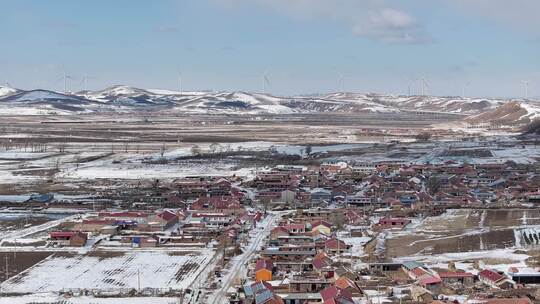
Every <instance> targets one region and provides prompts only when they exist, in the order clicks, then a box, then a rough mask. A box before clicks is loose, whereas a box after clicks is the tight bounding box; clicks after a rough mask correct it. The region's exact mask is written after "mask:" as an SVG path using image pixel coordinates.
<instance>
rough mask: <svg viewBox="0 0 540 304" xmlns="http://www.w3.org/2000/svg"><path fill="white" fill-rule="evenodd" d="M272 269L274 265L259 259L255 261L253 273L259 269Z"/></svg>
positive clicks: (269, 261)
mask: <svg viewBox="0 0 540 304" xmlns="http://www.w3.org/2000/svg"><path fill="white" fill-rule="evenodd" d="M273 267H274V263H272V261H271V260H266V259H259V260H257V264H255V271H259V270H261V269H266V270H268V271H272V268H273Z"/></svg>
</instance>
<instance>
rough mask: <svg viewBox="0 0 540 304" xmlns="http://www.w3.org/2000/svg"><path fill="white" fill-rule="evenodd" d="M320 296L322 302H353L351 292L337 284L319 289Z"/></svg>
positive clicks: (344, 303)
mask: <svg viewBox="0 0 540 304" xmlns="http://www.w3.org/2000/svg"><path fill="white" fill-rule="evenodd" d="M321 297H322V299H323V302H324V303H328V304H331V303H342V304H347V303H355V302H354V300H353V298H352V294H351V293H350V292H349V291H348V290H346V289H343V288H340V287H337V286H330V287H327V288H325V289H323V290H321Z"/></svg>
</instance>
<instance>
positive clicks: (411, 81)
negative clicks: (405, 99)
mask: <svg viewBox="0 0 540 304" xmlns="http://www.w3.org/2000/svg"><path fill="white" fill-rule="evenodd" d="M403 79H404V80H405V81H406V82H407V96H409V97H410V96H411V94H412V85H413V84H414V83H415V82H416V81H417V80H418V78H409V77H403Z"/></svg>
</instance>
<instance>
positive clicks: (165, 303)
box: [0, 293, 178, 304]
mask: <svg viewBox="0 0 540 304" xmlns="http://www.w3.org/2000/svg"><path fill="white" fill-rule="evenodd" d="M27 303H41V304H46V303H47V304H48V303H51V304H52V303H55V304H56V303H62V304H88V303H91V304H118V303H130V304H149V303H152V304H177V303H178V298H171V297H139V298H136V297H129V298H117V297H114V298H95V297H88V296H84V297H72V298H68V297H65V296H63V295H58V294H54V293H39V294H30V295H21V296H13V297H2V298H0V304H27Z"/></svg>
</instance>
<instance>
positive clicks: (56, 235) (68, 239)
mask: <svg viewBox="0 0 540 304" xmlns="http://www.w3.org/2000/svg"><path fill="white" fill-rule="evenodd" d="M49 239H50V240H51V241H52V242H53V243H55V244H58V245H61V246H73V247H82V246H84V245H86V241H87V240H88V234H86V233H84V232H81V231H53V232H49Z"/></svg>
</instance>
